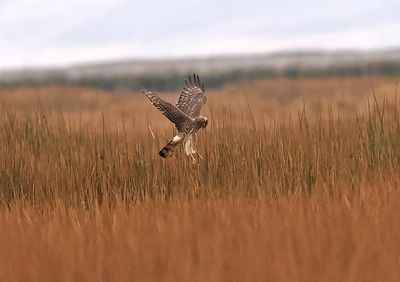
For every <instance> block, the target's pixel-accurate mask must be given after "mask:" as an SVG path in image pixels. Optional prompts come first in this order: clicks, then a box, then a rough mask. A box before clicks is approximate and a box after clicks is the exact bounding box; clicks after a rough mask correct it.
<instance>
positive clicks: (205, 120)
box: [203, 118, 208, 128]
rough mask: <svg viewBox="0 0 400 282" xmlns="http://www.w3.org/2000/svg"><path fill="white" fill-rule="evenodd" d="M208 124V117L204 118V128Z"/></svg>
mask: <svg viewBox="0 0 400 282" xmlns="http://www.w3.org/2000/svg"><path fill="white" fill-rule="evenodd" d="M207 125H208V119H206V118H204V121H203V128H206V127H207Z"/></svg>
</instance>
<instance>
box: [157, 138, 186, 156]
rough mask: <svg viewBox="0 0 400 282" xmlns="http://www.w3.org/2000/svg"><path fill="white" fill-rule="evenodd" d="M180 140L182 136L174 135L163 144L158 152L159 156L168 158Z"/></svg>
mask: <svg viewBox="0 0 400 282" xmlns="http://www.w3.org/2000/svg"><path fill="white" fill-rule="evenodd" d="M181 142H182V137H180V136H178V135H177V136H175V137H174V138H173V139H172V140H171V141H169V142H168V143H167V145H165V146H164V147H163V148H162V149H161V150H160V152H159V153H158V154H159V155H160V157H162V158H169V157H171V155H172V152H173V151H174V149H175V147H176V146H177V145H179V144H180V143H181Z"/></svg>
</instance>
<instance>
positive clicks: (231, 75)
mask: <svg viewBox="0 0 400 282" xmlns="http://www.w3.org/2000/svg"><path fill="white" fill-rule="evenodd" d="M193 72H194V71H191V70H188V71H187V72H185V73H183V72H181V71H180V72H173V71H171V72H168V73H165V74H154V75H151V74H147V75H136V76H114V77H105V76H101V77H100V76H99V77H82V78H75V79H69V78H67V77H66V76H64V75H62V74H53V75H49V76H46V77H45V78H41V79H24V80H19V81H12V82H0V87H3V88H4V87H16V86H44V85H62V86H63V85H66V86H79V87H91V88H98V89H104V90H110V91H114V90H118V89H122V90H130V91H132V90H133V91H139V90H142V89H151V90H154V91H173V90H177V89H180V88H181V87H182V81H183V79H184V78H185V77H187V76H188V75H190V74H191V73H193ZM199 75H200V76H201V79H202V80H203V81H205V82H206V86H207V87H208V88H217V87H221V86H223V85H226V84H229V83H232V82H240V81H249V80H255V79H275V78H279V77H284V78H288V79H298V78H329V77H363V76H374V75H382V76H395V75H400V62H398V61H396V62H392V61H382V62H374V63H354V64H347V65H331V66H329V67H325V68H302V67H299V66H293V67H289V68H284V69H283V70H276V69H271V68H253V69H233V70H225V71H219V72H217V71H212V72H209V73H206V72H199Z"/></svg>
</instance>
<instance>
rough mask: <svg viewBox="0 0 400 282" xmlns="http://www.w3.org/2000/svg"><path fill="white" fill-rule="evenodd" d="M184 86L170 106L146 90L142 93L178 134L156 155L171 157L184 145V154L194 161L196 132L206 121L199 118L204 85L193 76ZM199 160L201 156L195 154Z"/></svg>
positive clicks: (202, 102)
mask: <svg viewBox="0 0 400 282" xmlns="http://www.w3.org/2000/svg"><path fill="white" fill-rule="evenodd" d="M185 84H186V86H185V87H184V88H183V89H182V91H181V95H180V96H179V99H178V103H177V104H176V105H172V104H170V103H168V102H166V101H164V100H163V99H161V98H160V97H158V96H157V95H154V94H153V93H152V92H150V91H148V90H144V91H143V93H144V94H145V95H146V96H147V98H149V100H150V102H151V103H152V104H153V105H154V106H155V107H156V108H157V109H159V110H160V111H161V113H162V114H163V115H164V116H166V117H167V118H168V119H169V120H170V121H171V122H172V123H174V124H175V127H176V129H177V130H178V134H177V135H176V136H174V137H173V138H172V140H171V141H169V142H168V143H167V145H165V146H164V147H163V148H162V149H161V150H160V152H159V153H158V154H159V155H160V156H161V157H163V158H168V157H170V156H171V155H172V152H173V150H174V149H175V147H176V146H178V145H179V144H181V143H184V148H185V152H186V154H187V155H190V156H191V157H192V159H193V161H195V158H194V157H193V154H195V153H197V151H196V143H197V131H198V130H199V129H200V128H203V129H204V128H206V127H207V124H208V120H207V118H206V117H203V116H200V112H201V108H202V106H203V105H204V104H205V103H206V101H207V96H206V95H205V88H204V84H203V83H202V82H201V81H200V79H199V76H198V75H196V74H193V79H192V77H191V76H189V78H188V79H186V80H185ZM197 155H198V156H199V157H200V158H201V155H200V154H199V153H197Z"/></svg>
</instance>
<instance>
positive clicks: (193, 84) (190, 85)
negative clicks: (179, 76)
mask: <svg viewBox="0 0 400 282" xmlns="http://www.w3.org/2000/svg"><path fill="white" fill-rule="evenodd" d="M185 84H186V86H185V87H184V88H183V89H182V91H181V95H180V96H179V99H178V103H177V104H176V106H177V107H178V108H179V109H180V110H181V111H182V112H184V113H185V114H187V115H188V116H190V117H192V118H195V117H198V116H199V115H200V111H201V107H202V106H203V105H204V104H205V103H206V101H207V97H206V95H205V88H204V84H203V83H202V82H201V81H200V79H199V76H198V75H196V74H193V80H192V77H190V76H189V80H187V79H186V80H185Z"/></svg>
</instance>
